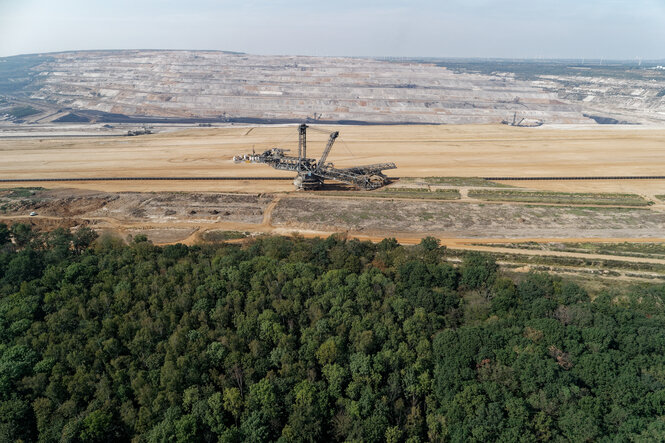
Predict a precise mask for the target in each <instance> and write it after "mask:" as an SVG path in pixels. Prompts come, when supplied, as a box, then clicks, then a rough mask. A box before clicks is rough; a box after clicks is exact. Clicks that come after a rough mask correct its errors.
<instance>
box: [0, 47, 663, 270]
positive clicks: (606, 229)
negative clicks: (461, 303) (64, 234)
mask: <svg viewBox="0 0 665 443" xmlns="http://www.w3.org/2000/svg"><path fill="white" fill-rule="evenodd" d="M509 68H510V69H512V71H510V70H509ZM582 68H584V69H582ZM587 68H588V69H587ZM663 91H665V77H663V75H662V72H661V71H658V70H654V69H650V68H649V67H648V66H644V67H642V66H629V65H625V66H624V65H612V66H603V67H599V68H595V67H594V68H591V67H587V66H581V67H580V66H572V65H561V64H558V65H557V64H553V65H542V66H541V65H531V64H523V65H517V67H515V66H514V65H509V64H501V63H499V64H496V65H492V64H490V63H489V62H488V63H484V64H478V63H475V62H473V63H472V62H464V63H460V62H451V61H445V60H397V61H396V60H374V59H365V58H321V57H318V58H317V57H287V56H282V57H269V56H254V55H247V54H237V53H224V52H202V51H109V52H75V53H59V54H44V55H34V56H20V57H13V58H5V59H0V156H1V158H2V161H0V181H4V183H2V184H0V187H1V188H2V189H1V190H0V222H6V223H10V224H11V223H17V222H24V223H31V224H32V225H34V226H35V227H38V228H44V229H49V228H52V227H55V226H66V227H68V228H72V229H76V228H77V227H80V226H90V227H93V228H94V229H96V230H98V231H99V232H106V233H109V234H111V235H119V236H121V237H123V238H125V239H129V238H130V237H131V236H134V235H136V234H138V233H141V234H145V235H146V236H148V238H150V239H151V240H152V241H153V242H155V243H159V244H167V243H176V242H184V243H188V244H192V243H196V242H204V241H244V240H243V239H245V238H247V237H252V236H254V235H262V234H299V235H307V236H325V235H330V234H332V233H343V235H347V236H350V237H356V238H360V239H369V240H375V239H381V238H385V237H396V238H397V239H398V240H399V241H401V242H403V243H415V242H418V241H419V240H420V239H421V238H423V237H425V236H434V237H436V238H438V239H440V240H441V241H442V242H443V244H446V245H448V246H449V247H451V248H462V249H480V250H493V251H495V252H497V253H498V252H501V253H502V254H504V255H505V260H508V261H510V260H512V261H513V262H520V260H517V259H516V258H515V257H516V256H517V255H519V254H526V255H528V256H534V255H550V256H556V257H559V259H560V260H563V259H561V257H568V258H566V260H568V259H570V260H572V259H573V258H574V259H575V260H582V261H583V260H587V259H590V257H589V256H585V255H584V253H583V252H579V251H576V250H573V251H569V250H566V251H558V250H557V251H554V250H538V251H534V248H532V247H525V246H524V244H527V243H528V244H529V245H534V244H549V245H551V244H553V242H554V243H556V244H559V243H561V244H564V243H566V242H572V241H575V242H581V241H584V242H595V243H597V242H600V243H606V242H615V243H616V242H659V241H662V237H663V232H664V231H665V180H664V179H663V176H665V172H664V171H665V149H664V148H665V126H663V125H662V123H661V122H662V121H663V119H664V118H665V102H664V98H663V97H664V96H665V94H664V93H663ZM303 122H304V123H303ZM502 123H503V124H502ZM601 123H602V124H601ZM608 123H610V124H608ZM303 128H305V129H306V128H310V130H309V132H307V133H306V134H305V133H304V129H303ZM305 135H306V142H305V140H304V137H305ZM333 143H334V144H335V147H334V149H331V148H332V145H333ZM305 149H306V153H305ZM234 158H235V161H234ZM252 162H254V163H264V165H256V164H252ZM363 165H369V166H363ZM268 166H273V168H270V167H268ZM395 166H396V167H397V168H396V169H395ZM363 168H364V169H363ZM599 177H605V178H604V179H598V178H599ZM294 178H296V185H297V187H298V188H300V189H306V190H299V191H296V190H294V187H293V181H294V180H293V179H294ZM485 178H494V179H492V180H487V179H485ZM498 178H507V179H508V178H510V179H513V180H501V179H498ZM543 178H550V179H548V180H542V179H543ZM551 178H559V179H551ZM566 178H576V179H572V180H567V179H566ZM592 178H593V179H592ZM617 178H621V179H617ZM324 179H325V182H324ZM48 180H56V181H48ZM309 189H316V190H314V191H309ZM525 242H526V243H525ZM566 244H567V243H566ZM555 249H556V248H555ZM580 254H581V255H580ZM594 257H595V258H594V259H595V260H596V259H597V260H601V261H602V260H605V261H611V260H615V259H617V257H615V256H611V254H610V256H607V257H606V256H600V255H598V254H596V255H595V256H594ZM621 260H624V262H628V261H640V260H641V261H642V262H644V263H648V264H649V266H656V267H657V266H661V265H663V264H665V261H663V260H665V259H663V258H660V257H646V256H645V257H630V259H626V258H625V257H624V258H622V259H621ZM661 261H663V263H661ZM578 270H579V269H578ZM580 272H581V271H580ZM658 272H660V271H658ZM625 275H627V274H625ZM658 275H660V274H658ZM663 276H665V268H664V269H663ZM638 277H639V278H652V277H653V276H651V277H650V276H649V275H646V274H645V275H640V276H638ZM657 278H661V277H657Z"/></svg>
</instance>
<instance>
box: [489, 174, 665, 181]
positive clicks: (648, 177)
mask: <svg viewBox="0 0 665 443" xmlns="http://www.w3.org/2000/svg"><path fill="white" fill-rule="evenodd" d="M483 179H484V180H492V181H538V180H540V181H558V180H665V175H643V176H639V175H638V176H624V175H607V176H591V177H483Z"/></svg>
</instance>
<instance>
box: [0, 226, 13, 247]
mask: <svg viewBox="0 0 665 443" xmlns="http://www.w3.org/2000/svg"><path fill="white" fill-rule="evenodd" d="M10 241H11V232H10V230H9V228H8V227H7V225H6V224H4V223H0V246H4V245H6V244H7V243H9V242H10Z"/></svg>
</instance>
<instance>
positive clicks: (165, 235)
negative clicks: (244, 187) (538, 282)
mask: <svg viewBox="0 0 665 443" xmlns="http://www.w3.org/2000/svg"><path fill="white" fill-rule="evenodd" d="M32 211H34V212H36V213H37V215H36V216H32V217H31V216H29V214H30V212H32ZM0 221H2V222H9V223H15V222H27V223H32V224H34V225H35V226H37V227H41V228H52V227H54V226H57V225H60V226H66V227H70V228H71V227H75V226H82V225H87V226H91V227H93V228H95V229H97V230H99V231H106V230H111V231H115V232H117V233H120V234H122V235H124V236H127V235H135V234H136V233H138V232H141V233H145V234H146V235H148V236H149V237H150V238H151V239H152V240H153V241H155V242H156V243H172V242H177V241H184V240H186V239H188V238H190V237H191V236H192V235H193V234H194V233H198V234H201V233H203V232H206V231H214V230H217V231H220V230H221V231H243V232H244V231H252V232H274V233H293V232H303V233H310V234H312V233H319V234H320V235H327V234H329V233H331V232H350V233H355V234H362V235H365V236H368V237H371V236H377V237H381V236H384V237H385V236H390V237H393V236H398V237H399V236H405V237H410V238H412V237H422V236H425V235H434V236H438V237H445V238H451V237H456V238H497V239H501V238H514V239H520V238H522V239H528V238H562V239H563V238H594V237H597V238H654V237H659V236H661V235H662V232H663V231H665V212H663V211H662V208H660V207H654V208H626V207H584V206H563V205H562V206H547V205H538V204H517V203H477V202H466V201H456V202H441V201H432V200H426V201H421V200H408V199H373V198H353V197H325V196H322V195H320V194H317V193H314V194H311V195H302V194H262V195H256V194H213V193H174V192H155V193H133V192H122V193H106V192H95V191H83V190H77V189H59V190H40V189H35V190H33V191H32V195H29V196H25V195H22V196H20V197H16V196H13V191H9V190H6V191H0Z"/></svg>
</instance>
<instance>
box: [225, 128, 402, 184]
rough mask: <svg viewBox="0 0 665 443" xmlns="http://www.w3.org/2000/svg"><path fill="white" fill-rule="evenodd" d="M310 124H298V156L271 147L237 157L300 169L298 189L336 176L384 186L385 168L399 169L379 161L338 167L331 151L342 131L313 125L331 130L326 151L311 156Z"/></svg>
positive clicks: (293, 169)
mask: <svg viewBox="0 0 665 443" xmlns="http://www.w3.org/2000/svg"><path fill="white" fill-rule="evenodd" d="M307 128H309V126H308V125H306V124H304V123H303V124H301V125H300V126H299V127H298V156H297V157H296V156H291V155H288V154H287V153H288V152H289V150H288V149H281V148H271V149H269V150H267V151H265V152H263V153H262V154H245V155H242V156H236V157H234V158H233V160H234V161H235V162H238V163H239V162H242V161H248V162H250V163H264V164H267V165H270V166H272V167H273V168H275V169H280V170H284V171H294V172H296V173H297V175H296V178H295V179H294V180H293V184H294V185H295V186H296V188H297V189H303V190H306V191H308V190H314V189H319V188H321V187H322V186H323V183H324V181H325V180H336V181H338V182H342V183H346V184H349V185H352V186H355V187H357V188H360V189H364V190H372V189H376V188H380V187H382V186H384V185H386V184H387V183H388V177H386V176H385V174H384V173H383V171H385V170H387V169H395V168H397V166H395V163H376V164H373V165H365V166H354V167H351V168H336V167H335V166H334V165H333V164H332V163H327V162H326V161H327V159H328V155H329V154H330V151H331V150H332V147H333V144H334V143H335V140H336V139H337V137H339V132H338V131H334V132H329V131H323V130H321V129H318V128H314V127H312V128H311V129H314V130H317V131H321V132H326V133H329V134H330V137H329V138H328V143H327V144H326V147H325V149H324V150H323V154H322V155H321V158H320V159H319V160H316V159H313V158H309V157H307Z"/></svg>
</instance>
